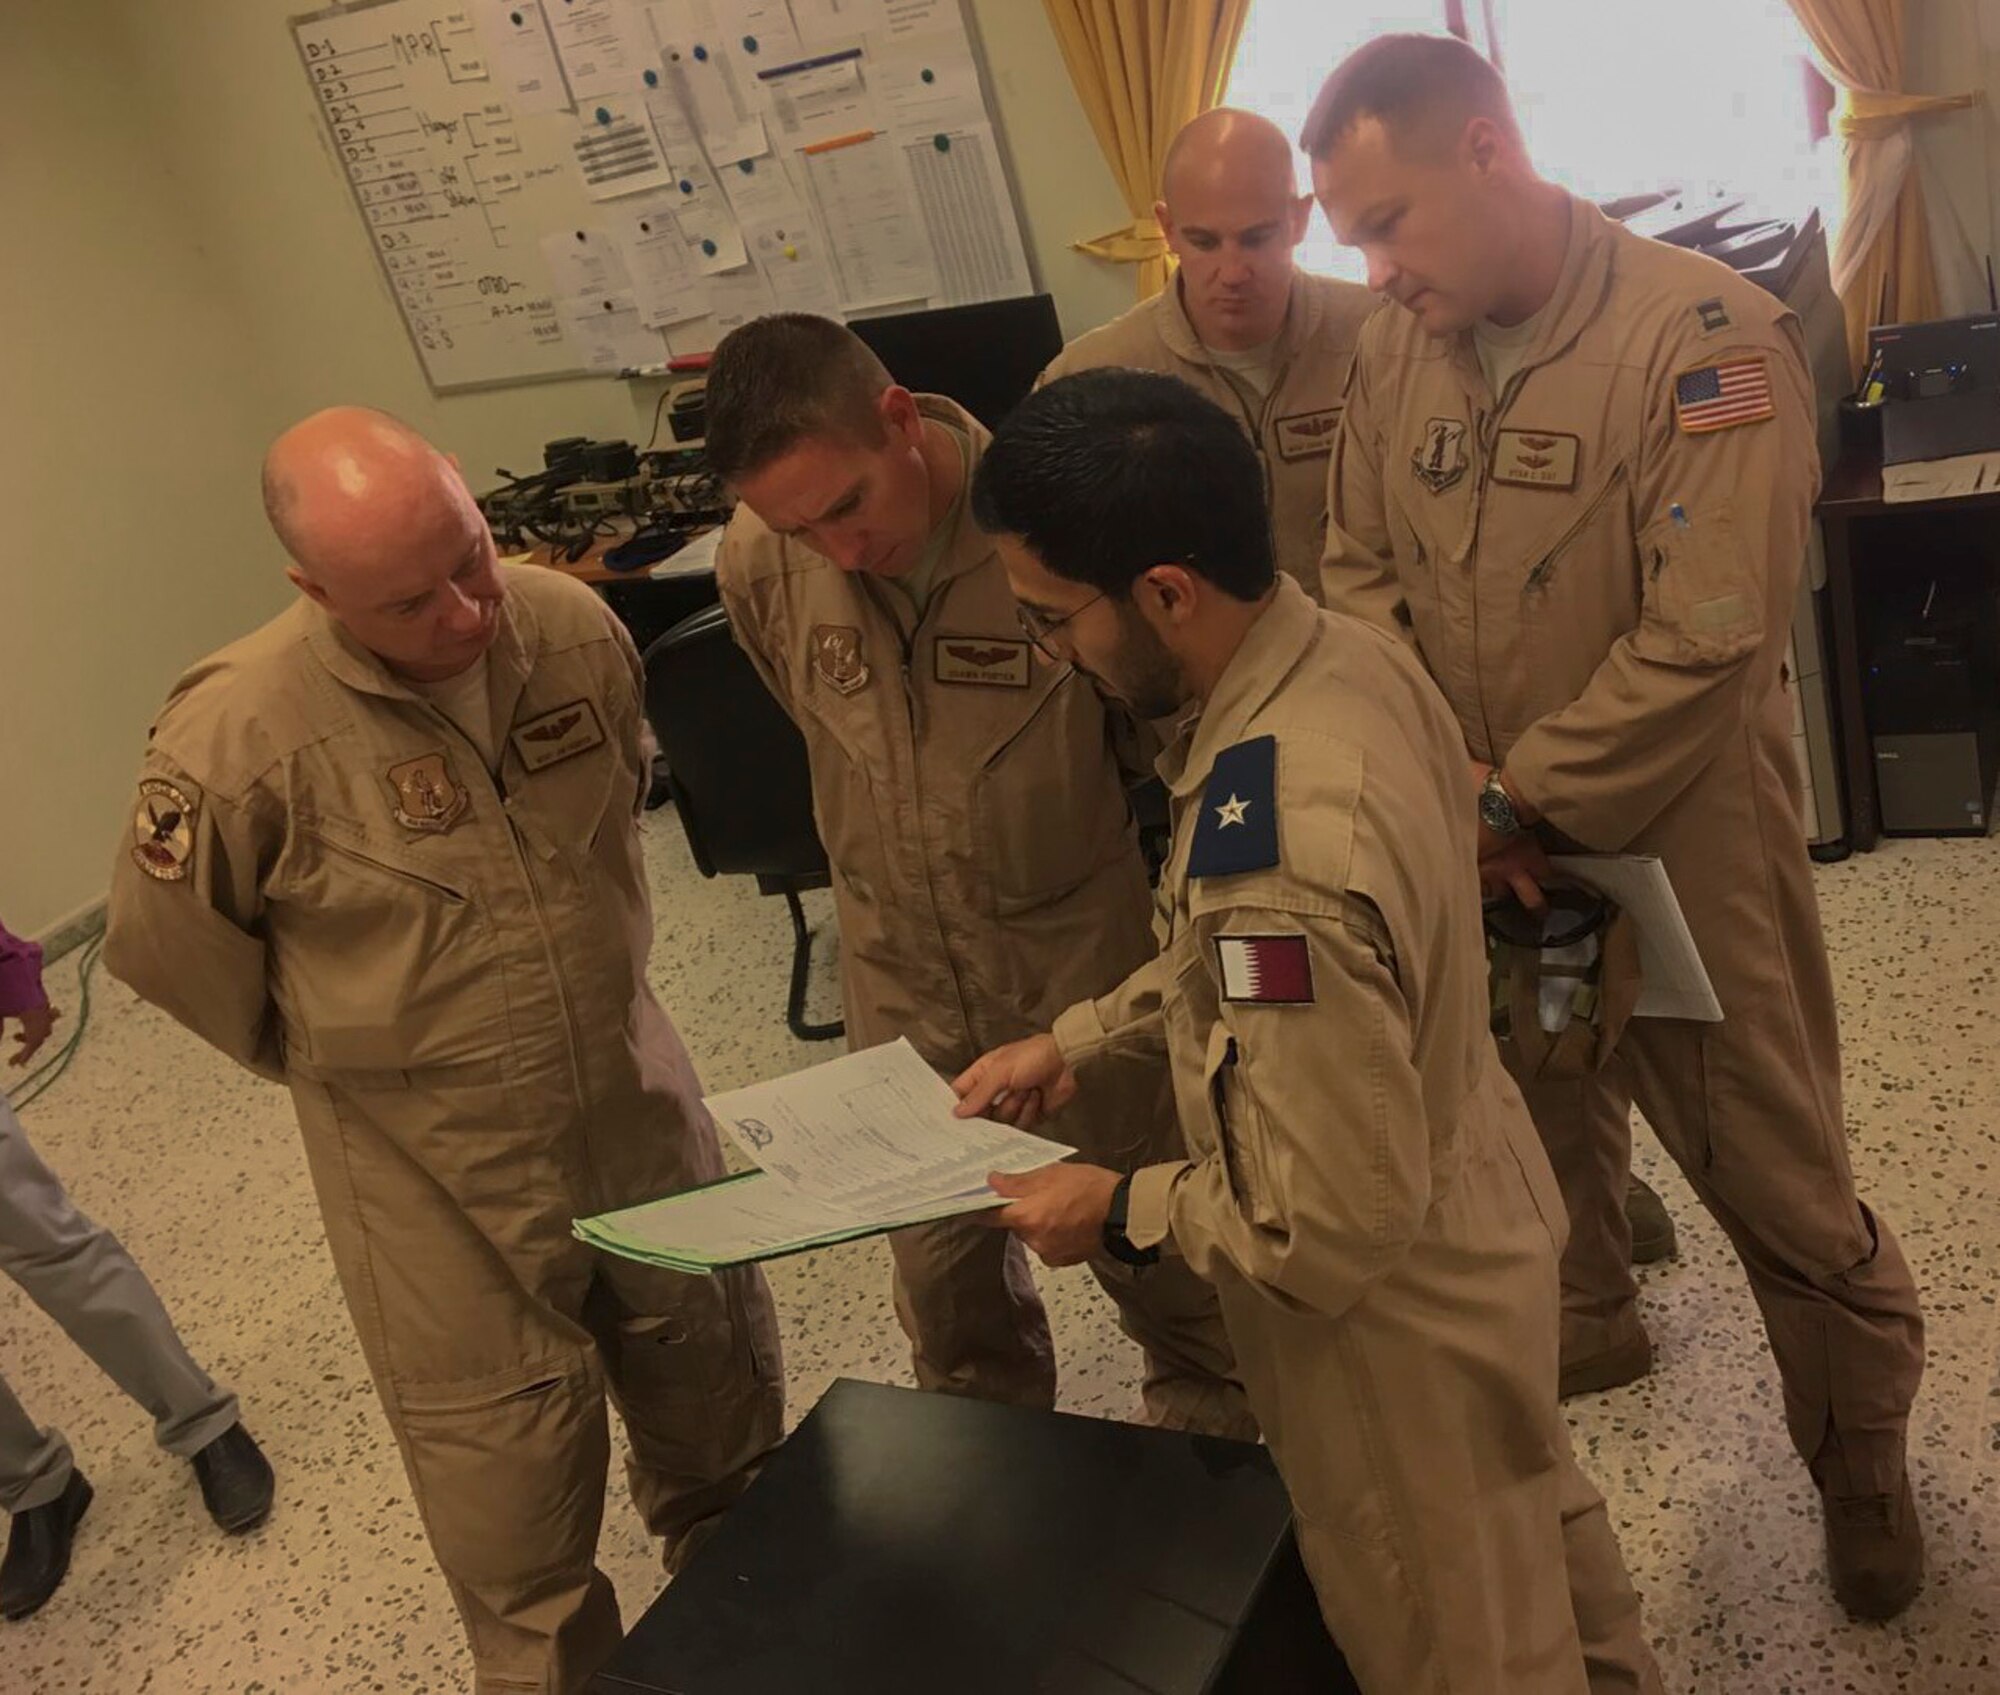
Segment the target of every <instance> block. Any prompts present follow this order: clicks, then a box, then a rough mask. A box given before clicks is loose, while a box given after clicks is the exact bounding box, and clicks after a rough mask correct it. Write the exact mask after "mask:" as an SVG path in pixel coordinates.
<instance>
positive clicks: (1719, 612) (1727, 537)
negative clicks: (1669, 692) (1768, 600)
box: [1639, 507, 1764, 666]
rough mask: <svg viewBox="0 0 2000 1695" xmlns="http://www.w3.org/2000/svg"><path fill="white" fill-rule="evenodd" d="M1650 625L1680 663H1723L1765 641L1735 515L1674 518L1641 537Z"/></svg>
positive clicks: (1757, 590)
mask: <svg viewBox="0 0 2000 1695" xmlns="http://www.w3.org/2000/svg"><path fill="white" fill-rule="evenodd" d="M1639 555H1640V562H1641V567H1642V569H1643V570H1644V571H1645V573H1646V607H1647V613H1648V616H1649V619H1650V621H1651V622H1652V623H1653V624H1654V625H1655V627H1656V628H1657V629H1658V630H1659V631H1660V632H1661V634H1662V635H1664V636H1665V638H1666V640H1667V642H1668V648H1669V655H1670V657H1672V658H1673V659H1675V660H1676V661H1678V662H1679V663H1681V664H1684V665H1696V666H1710V665H1727V664H1730V663H1731V662H1733V661H1735V660H1738V659H1742V658H1744V657H1745V656H1746V655H1748V654H1750V653H1753V652H1755V651H1756V649H1757V648H1758V646H1759V645H1760V644H1761V643H1762V642H1763V639H1764V593H1763V586H1762V584H1761V582H1760V581H1759V579H1758V574H1757V572H1756V570H1755V569H1754V568H1753V566H1752V564H1751V561H1750V557H1749V553H1748V551H1747V550H1746V548H1745V547H1744V545H1743V536H1742V531H1741V529H1740V528H1739V526H1738V525H1737V523H1736V518H1735V514H1734V513H1733V512H1731V511H1730V509H1729V508H1727V507H1721V508H1718V509H1713V510H1710V511H1706V512H1703V513H1700V514H1699V515H1696V516H1693V517H1690V516H1687V515H1684V514H1683V515H1675V516H1669V517H1667V518H1664V519H1662V520H1661V521H1660V522H1659V523H1657V524H1654V525H1652V526H1651V527H1650V528H1649V529H1647V530H1646V531H1645V533H1644V534H1643V535H1642V536H1641V537H1640V538H1639Z"/></svg>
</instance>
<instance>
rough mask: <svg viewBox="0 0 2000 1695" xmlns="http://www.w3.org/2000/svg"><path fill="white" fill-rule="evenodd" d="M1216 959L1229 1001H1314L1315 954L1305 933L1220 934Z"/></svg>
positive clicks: (1289, 1003)
mask: <svg viewBox="0 0 2000 1695" xmlns="http://www.w3.org/2000/svg"><path fill="white" fill-rule="evenodd" d="M1215 959H1216V964H1217V965H1218V966H1220V967H1221V970H1222V998H1223V999H1224V1000H1226V1001H1239V1002H1241V1001H1260V1002H1264V1003H1266V1004H1272V1005H1278V1006H1310V1005H1312V999H1313V973H1312V954H1311V953H1310V951H1309V950H1308V949H1307V947H1306V939H1305V937H1303V936H1217V937H1216V938H1215Z"/></svg>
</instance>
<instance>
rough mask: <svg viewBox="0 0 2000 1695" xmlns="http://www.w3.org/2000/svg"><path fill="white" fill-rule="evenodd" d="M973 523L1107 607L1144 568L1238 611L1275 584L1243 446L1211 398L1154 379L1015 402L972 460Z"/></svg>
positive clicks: (1090, 385) (1110, 381) (1062, 384)
mask: <svg viewBox="0 0 2000 1695" xmlns="http://www.w3.org/2000/svg"><path fill="white" fill-rule="evenodd" d="M972 512H973V517H974V518H975V519H976V520H977V522H978V524H979V526H980V528H981V529H984V530H986V531H987V532H988V533H990V534H995V535H1007V536H1016V537H1018V538H1019V539H1020V540H1021V541H1022V542H1023V543H1024V544H1025V545H1026V546H1027V547H1028V548H1029V549H1030V550H1031V551H1032V552H1033V553H1034V555H1035V556H1036V558H1038V559H1039V560H1040V561H1041V562H1042V563H1043V565H1045V566H1046V567H1047V568H1048V569H1049V570H1050V571H1052V572H1054V573H1055V574H1056V575H1057V576H1058V577H1065V578H1067V579H1069V581H1071V582H1076V583H1088V584H1089V585H1090V586H1091V587H1092V588H1096V589H1100V590H1102V591H1103V592H1104V593H1105V594H1107V595H1111V596H1114V597H1119V598H1123V597H1124V596H1126V595H1128V594H1129V593H1130V592H1131V588H1132V584H1133V583H1134V582H1136V581H1137V580H1138V579H1139V577H1141V576H1142V575H1143V574H1144V573H1145V572H1147V571H1149V570H1151V569H1152V568H1153V567H1154V566H1155V565H1185V566H1186V567H1187V568H1188V569H1189V570H1191V571H1194V572H1196V573H1197V574H1199V575H1200V576H1201V577H1203V578H1204V579H1206V580H1207V581H1208V582H1211V583H1213V584H1214V585H1215V586H1216V587H1217V588H1219V589H1221V590H1222V591H1223V592H1224V593H1225V594H1228V595H1230V596H1232V597H1234V598H1235V599H1237V600H1255V599H1257V598H1258V596H1260V595H1262V594H1263V593H1264V592H1265V590H1267V589H1268V588H1270V586H1271V584H1272V582H1273V581H1274V579H1275V572H1276V569H1277V567H1276V556H1275V554H1274V552H1273V549H1272V544H1271V517H1270V513H1269V511H1268V509H1267V508H1266V505H1265V500H1264V469H1263V466H1262V465H1261V464H1260V463H1259V462H1258V459H1257V451H1256V449H1255V448H1253V447H1252V446H1251V445H1250V439H1249V437H1248V436H1246V435H1245V434H1244V433H1243V429H1242V426H1241V425H1239V424H1238V423H1237V422H1236V420H1235V419H1234V418H1232V417H1230V415H1229V414H1228V413H1227V412H1225V411H1223V409H1222V408H1221V407H1220V406H1218V405H1216V404H1215V402H1214V401H1212V400H1210V399H1208V398H1207V396H1205V395H1202V394H1199V393H1197V392H1196V391H1195V390H1194V389H1192V388H1190V387H1189V386H1188V385H1187V384H1186V383H1184V382H1182V381H1181V380H1180V378H1178V377H1169V376H1165V375H1163V374H1161V373H1159V372H1156V371H1126V370H1119V369H1116V368H1103V369H1099V370H1093V371H1079V372H1077V373H1076V375H1074V376H1069V377H1062V378H1059V379H1058V380H1057V381H1055V382H1052V383H1050V384H1049V385H1048V386H1047V387H1046V388H1042V389H1038V390H1037V391H1036V392H1035V393H1033V394H1031V395H1030V396H1028V398H1027V399H1026V400H1024V401H1022V402H1021V404H1020V405H1019V406H1017V407H1016V408H1015V409H1014V410H1013V411H1012V412H1011V413H1009V414H1008V415H1007V418H1006V420H1005V422H1003V423H1002V424H1001V426H1000V428H999V429H998V430H997V431H996V432H995V433H994V436H993V440H992V442H991V444H990V445H989V446H988V447H987V449H986V452H985V453H984V454H983V455H982V456H981V458H980V461H979V470H978V472H977V474H976V475H975V476H974V478H973V482H972Z"/></svg>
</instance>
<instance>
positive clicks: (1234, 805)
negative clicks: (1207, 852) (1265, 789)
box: [1215, 794, 1250, 830]
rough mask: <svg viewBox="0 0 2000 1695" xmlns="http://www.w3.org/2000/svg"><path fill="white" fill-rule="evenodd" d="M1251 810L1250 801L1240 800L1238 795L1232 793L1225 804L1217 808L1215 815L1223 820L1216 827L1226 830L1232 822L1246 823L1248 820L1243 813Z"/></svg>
mask: <svg viewBox="0 0 2000 1695" xmlns="http://www.w3.org/2000/svg"><path fill="white" fill-rule="evenodd" d="M1249 810H1250V802H1248V801H1247V800H1238V799H1237V798H1236V796H1235V795H1233V794H1232V795H1231V796H1230V797H1229V799H1228V800H1227V801H1226V802H1225V803H1224V804H1223V805H1221V806H1218V807H1217V808H1216V809H1215V816H1216V817H1217V818H1218V819H1220V820H1221V822H1220V823H1218V824H1217V825H1216V828H1217V829H1218V830H1226V829H1228V828H1229V826H1230V825H1232V824H1243V823H1245V822H1246V820H1245V819H1244V816H1243V815H1244V814H1245V813H1246V812H1248V811H1249Z"/></svg>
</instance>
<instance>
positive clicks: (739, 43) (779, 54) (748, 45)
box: [709, 0, 799, 66]
mask: <svg viewBox="0 0 2000 1695" xmlns="http://www.w3.org/2000/svg"><path fill="white" fill-rule="evenodd" d="M709 8H710V10H711V11H713V12H714V14H715V25H716V28H717V30H718V31H719V32H720V33H721V34H723V35H724V36H726V37H727V38H728V40H729V45H730V47H731V48H732V49H733V50H734V51H736V52H739V53H741V54H742V55H743V56H744V61H745V63H746V64H750V65H753V66H755V65H766V64H779V63H782V62H783V61H784V59H785V57H786V56H787V55H788V54H790V55H796V54H797V52H798V49H799V32H798V28H797V26H796V25H794V24H793V22H792V9H791V7H790V6H788V5H787V4H786V3H785V0H709Z"/></svg>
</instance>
